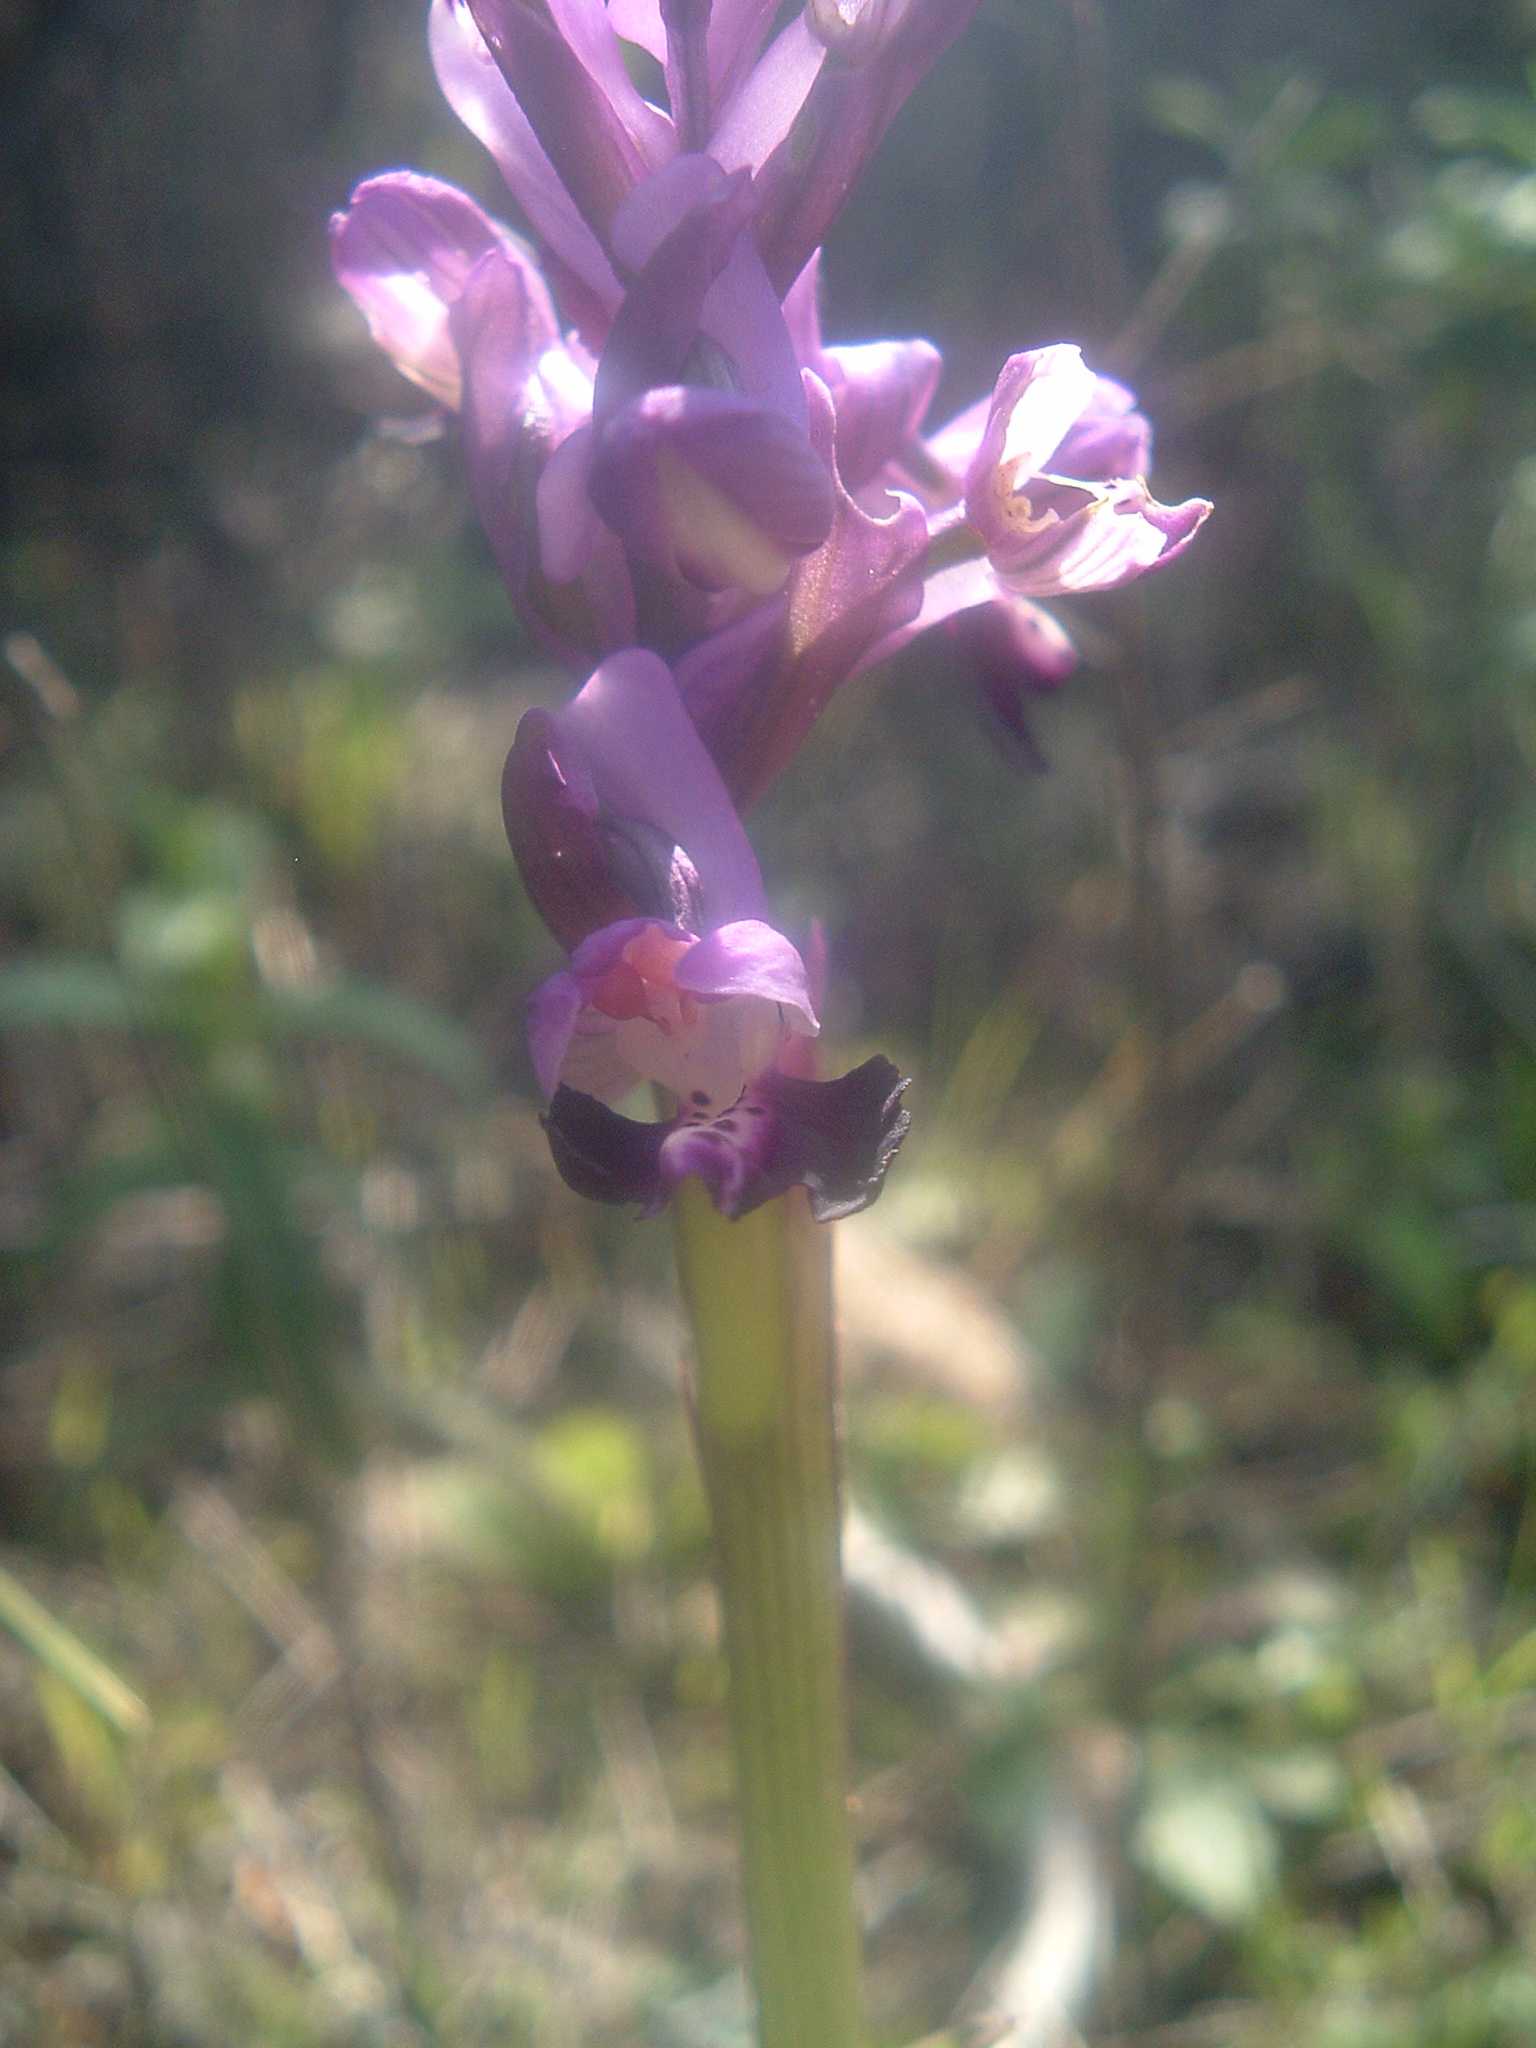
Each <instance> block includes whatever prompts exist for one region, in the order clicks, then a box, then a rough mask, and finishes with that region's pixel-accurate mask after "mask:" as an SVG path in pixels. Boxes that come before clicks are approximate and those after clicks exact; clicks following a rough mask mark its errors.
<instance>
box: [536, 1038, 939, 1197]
mask: <svg viewBox="0 0 1536 2048" xmlns="http://www.w3.org/2000/svg"><path fill="white" fill-rule="evenodd" d="M907 1085H908V1084H907V1082H906V1080H905V1079H903V1077H902V1076H901V1075H900V1074H899V1073H898V1071H897V1069H896V1067H895V1066H894V1065H893V1064H892V1062H891V1061H890V1060H888V1059H886V1058H885V1057H884V1055H883V1054H880V1053H876V1054H875V1056H874V1057H873V1058H872V1059H867V1060H866V1061H865V1062H864V1063H863V1065H862V1066H859V1067H855V1068H854V1069H853V1070H852V1071H851V1072H850V1073H847V1074H844V1075H842V1076H841V1078H840V1079H838V1080H836V1081H808V1080H802V1079H801V1078H799V1077H798V1076H796V1075H793V1074H786V1073H782V1072H780V1071H779V1070H778V1069H776V1068H770V1069H769V1070H768V1071H767V1072H766V1073H763V1074H760V1075H759V1076H758V1077H757V1079H756V1080H754V1081H751V1082H749V1083H748V1084H747V1086H746V1087H745V1088H744V1089H743V1090H742V1092H741V1094H740V1095H739V1096H738V1097H737V1099H736V1101H735V1102H734V1103H732V1104H731V1106H730V1108H729V1109H727V1110H725V1111H723V1112H721V1113H720V1114H718V1115H706V1114H704V1113H703V1112H701V1111H700V1110H699V1109H698V1108H696V1107H690V1106H689V1105H684V1107H683V1109H682V1110H681V1111H680V1112H679V1114H678V1115H677V1116H675V1117H673V1118H671V1119H669V1120H668V1121H666V1122H662V1123H641V1122H638V1121H636V1120H635V1119H634V1118H632V1117H627V1116H621V1115H620V1114H619V1112H618V1111H617V1110H614V1109H610V1108H609V1107H608V1105H607V1104H606V1103H603V1102H599V1101H598V1100H597V1098H596V1097H595V1096H592V1095H583V1094H581V1093H579V1092H578V1091H577V1090H576V1089H574V1088H567V1087H561V1088H558V1089H556V1091H555V1094H554V1097H553V1099H552V1101H551V1103H550V1106H549V1113H548V1115H547V1116H546V1117H545V1119H544V1129H545V1131H546V1133H547V1134H548V1137H549V1145H550V1151H551V1152H552V1154H553V1155H554V1161H555V1165H556V1167H557V1168H558V1170H559V1173H560V1177H561V1178H562V1180H564V1182H565V1183H566V1185H567V1187H570V1188H572V1189H574V1191H575V1192H576V1193H577V1194H579V1195H584V1196H586V1197H587V1198H588V1199H589V1200H592V1201H597V1202H612V1203H623V1204H630V1203H633V1204H635V1205H636V1206H637V1207H638V1208H639V1210H640V1211H641V1213H642V1214H643V1215H647V1216H654V1215H656V1214H658V1213H659V1212H660V1211H661V1210H662V1209H664V1208H665V1207H666V1205H667V1203H668V1202H669V1201H670V1199H671V1197H672V1195H673V1194H674V1193H675V1192H676V1190H677V1187H678V1185H679V1184H680V1182H682V1181H683V1180H684V1179H686V1178H687V1176H688V1175H689V1174H691V1173H696V1174H697V1175H698V1176H699V1178H700V1179H701V1180H702V1181H703V1182H704V1184H705V1186H706V1187H707V1188H708V1190H709V1193H710V1196H711V1198H712V1199H713V1201H714V1203H715V1206H716V1207H717V1208H718V1209H719V1210H720V1212H721V1214H722V1215H724V1216H726V1217H728V1218H730V1219H731V1220H732V1221H734V1220H736V1219H737V1218H739V1217H742V1216H746V1215H749V1214H750V1213H751V1211H752V1210H754V1209H756V1208H760V1207H761V1205H762V1204H763V1203H764V1202H769V1201H772V1200H774V1198H775V1197H776V1196H779V1195H782V1194H785V1193H787V1192H788V1190H789V1189H790V1188H792V1187H803V1188H804V1189H805V1190H806V1193H807V1195H808V1197H809V1199H810V1207H811V1214H812V1215H813V1216H814V1217H815V1219H816V1220H817V1222H818V1223H830V1222H835V1221H836V1220H837V1219H838V1218H839V1217H842V1216H852V1215H855V1214H856V1213H857V1212H858V1211H859V1210H860V1209H867V1208H868V1207H869V1205H870V1204H871V1203H872V1202H873V1201H874V1200H875V1199H876V1198H877V1196H878V1195H879V1193H880V1190H881V1188H882V1187H883V1186H884V1183H885V1175H886V1171H887V1169H888V1168H889V1166H890V1164H891V1161H892V1160H893V1159H894V1158H895V1156H896V1154H897V1152H898V1151H899V1150H900V1147H901V1143H902V1140H903V1139H904V1138H905V1137H906V1135H907V1131H908V1129H909V1128H910V1125H911V1121H912V1118H911V1113H910V1112H909V1111H908V1110H907V1109H906V1108H905V1106H904V1105H903V1102H902V1097H903V1095H904V1094H905V1092H906V1089H907Z"/></svg>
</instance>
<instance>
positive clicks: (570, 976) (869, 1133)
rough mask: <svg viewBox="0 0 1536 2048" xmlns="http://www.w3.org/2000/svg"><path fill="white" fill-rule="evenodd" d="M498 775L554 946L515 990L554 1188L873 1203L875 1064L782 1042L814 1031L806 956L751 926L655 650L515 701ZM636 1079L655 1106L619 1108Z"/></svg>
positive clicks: (747, 896)
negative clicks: (549, 698) (650, 1110)
mask: <svg viewBox="0 0 1536 2048" xmlns="http://www.w3.org/2000/svg"><path fill="white" fill-rule="evenodd" d="M505 788H506V810H507V827H508V833H509V836H510V838H511V840H512V845H513V850H514V852H515V853H516V855H517V857H518V862H519V865H520V867H521V868H522V869H523V873H524V878H525V880H526V881H527V883H528V885H529V888H530V891H531V893H532V894H533V896H534V899H535V901H536V902H537V903H538V904H539V906H540V908H541V909H543V910H545V911H546V913H552V915H551V923H552V925H553V926H554V928H555V929H556V930H557V933H558V935H559V936H561V937H562V939H563V940H564V941H565V943H566V944H567V945H568V946H569V947H570V958H569V960H568V962H567V964H566V966H565V967H564V968H563V969H561V970H560V971H559V972H558V973H556V974H553V975H551V976H550V977H549V979H548V980H547V981H545V982H544V983H543V984H542V985H541V986H540V987H539V988H538V989H537V990H535V992H534V994H533V996H532V998H531V999H530V1003H529V1047H530V1051H531V1053H532V1057H533V1064H534V1070H535V1073H536V1075H537V1077H538V1080H539V1084H540V1087H541V1088H542V1090H543V1091H544V1093H545V1094H546V1095H547V1096H548V1097H549V1099H550V1110H549V1115H548V1119H547V1128H548V1130H549V1133H550V1143H551V1147H552V1150H553V1154H554V1157H555V1161H556V1164H557V1166H559V1168H560V1170H561V1172H562V1173H563V1174H564V1175H565V1177H566V1179H567V1180H568V1181H569V1182H570V1183H571V1185H572V1186H573V1187H576V1188H577V1189H578V1190H579V1191H580V1192H582V1193H586V1194H592V1195H595V1196H597V1197H598V1198H599V1199H603V1200H610V1201H624V1202H635V1203H637V1204H638V1205H639V1206H640V1207H641V1208H642V1209H643V1210H645V1211H647V1212H651V1211H654V1210H655V1209H657V1208H659V1207H661V1206H663V1205H664V1203H665V1202H666V1200H667V1198H668V1196H669V1195H670V1193H671V1191H672V1190H673V1189H674V1188H675V1187H676V1185H677V1183H678V1181H679V1180H680V1179H682V1178H683V1177H685V1176H686V1175H687V1174H689V1173H698V1174H700V1175H701V1176H702V1177H703V1179H704V1180H705V1182H706V1184H707V1185H708V1186H709V1187H710V1190H711V1192H712V1194H713V1196H714V1198H715V1200H716V1202H717V1203H718V1205H719V1206H720V1208H721V1209H722V1211H723V1212H724V1213H725V1214H727V1215H731V1216H735V1215H742V1214H745V1213H746V1212H747V1210H748V1209H751V1208H755V1207H756V1206H757V1205H758V1203H759V1202H763V1201H767V1200H769V1199H770V1198H771V1197H772V1196H773V1195H775V1194H779V1193H782V1192H783V1191H784V1189H785V1188H786V1187H788V1186H791V1185H794V1184H796V1183H797V1182H798V1183H803V1184H804V1185H806V1186H807V1187H808V1188H809V1189H810V1190H811V1195H812V1204H813V1207H815V1206H816V1205H817V1204H818V1203H819V1204H821V1205H822V1207H823V1209H824V1210H825V1212H826V1213H828V1214H831V1213H843V1212H844V1210H846V1208H848V1207H850V1206H857V1207H862V1206H863V1205H864V1203H865V1202H867V1201H872V1200H873V1199H874V1196H875V1194H876V1193H878V1191H879V1186H880V1182H881V1179H882V1177H883V1174H884V1171H885V1167H886V1165H887V1164H888V1163H889V1160H890V1158H891V1157H892V1156H893V1155H894V1153H895V1150H896V1147H897V1145H898V1144H899V1143H900V1139H901V1136H902V1134H903V1133H904V1131H905V1129H906V1123H905V1111H904V1110H902V1109H901V1107H900V1100H899V1098H900V1094H901V1085H902V1084H900V1083H899V1078H898V1077H897V1076H896V1075H895V1071H894V1069H890V1071H889V1074H887V1072H886V1069H887V1068H888V1067H889V1063H888V1062H875V1063H867V1065H870V1070H871V1073H877V1074H878V1075H879V1076H880V1077H881V1085H879V1086H876V1085H875V1083H874V1081H872V1080H871V1079H870V1078H869V1077H868V1076H867V1075H866V1078H865V1079H864V1080H862V1081H857V1080H855V1079H854V1077H852V1076H844V1077H843V1079H842V1080H841V1081H836V1082H819V1081H815V1080H813V1079H811V1078H809V1077H808V1076H807V1075H806V1074H805V1073H804V1071H803V1067H804V1060H803V1057H802V1055H801V1053H800V1052H799V1051H798V1050H797V1047H799V1046H802V1045H803V1044H804V1042H805V1041H807V1040H808V1039H811V1038H813V1037H814V1036H815V1035H816V1033H817V1032H818V1030H819V1028H820V1026H819V1023H818V1020H817V1016H816V1010H815V1006H814V1003H813V1000H812V994H811V987H810V977H809V975H808V972H807V969H806V964H805V961H804V960H803V959H802V957H801V955H800V952H799V951H798V949H797V948H796V947H795V946H794V945H793V944H792V943H791V942H790V940H789V939H787V938H786V937H785V936H784V935H783V933H782V932H779V931H776V930H775V929H774V927H773V926H772V925H771V924H770V923H769V922H768V920H767V917H766V914H765V905H764V901H763V891H762V880H761V877H760V875H759V873H758V870H757V864H756V862H755V860H754V859H753V856H752V852H751V848H750V847H749V846H748V844H747V840H746V836H745V834H744V832H743V831H742V828H741V824H740V821H739V819H738V818H737V816H736V813H735V811H734V809H733V808H732V806H731V803H730V800H729V798H728V796H727V794H726V791H725V787H724V785H723V784H722V782H721V781H720V778H719V775H718V773H717V772H716V770H715V768H714V766H713V764H712V763H711V762H710V760H709V757H708V755H707V753H706V752H705V750H704V747H703V743H702V741H701V740H700V739H699V736H698V733H697V731H696V730H695V728H694V726H693V723H692V721H691V720H690V718H689V716H688V713H687V712H686V710H685V709H684V707H683V704H682V700H681V699H680V697H679V696H678V694H677V690H676V687H675V685H674V683H673V680H672V677H671V674H670V672H669V671H668V669H667V667H666V665H665V663H663V662H662V661H661V660H660V659H659V658H658V657H657V656H656V655H654V654H651V653H649V652H647V651H645V650H643V649H638V648H637V649H630V650H628V651H626V652H624V653H622V654H619V655H616V656H614V657H612V658H611V659H610V660H609V661H607V662H605V663H604V664H603V665H602V667H601V668H599V669H598V671H597V672H596V673H595V674H594V675H593V676H592V678H591V679H590V680H589V681H588V683H587V685H586V687H585V688H584V689H583V690H582V691H580V692H579V693H578V695H577V697H576V698H575V699H574V700H573V702H572V703H571V704H570V705H568V706H567V707H566V708H565V709H564V710H563V711H556V712H536V713H530V714H529V716H528V718H527V719H525V721H524V726H523V728H521V729H520V731H519V735H518V739H517V741H516V742H515V743H514V746H513V750H512V755H511V757H510V760H509V764H508V774H507V781H506V785H505ZM646 899H649V900H648V901H647V900H646ZM616 906H617V907H621V908H624V909H628V910H629V912H630V914H628V915H619V916H617V917H615V916H613V915H612V913H613V910H614V909H615V907H616ZM598 920H601V921H598ZM859 1071H860V1072H861V1073H863V1072H864V1070H863V1069H861V1070H859ZM644 1083H650V1084H652V1085H653V1086H654V1087H657V1088H660V1089H662V1090H664V1091H665V1092H666V1094H667V1095H668V1097H670V1099H671V1100H672V1101H674V1102H675V1103H676V1105H677V1108H676V1112H675V1114H674V1115H672V1116H671V1117H669V1118H664V1119H662V1120H661V1121H660V1122H658V1123H656V1124H654V1125H646V1124H636V1123H634V1122H633V1120H631V1119H629V1118H626V1117H624V1116H623V1115H621V1114H620V1113H619V1111H618V1110H617V1108H616V1107H615V1105H616V1104H618V1103H620V1102H622V1101H623V1100H624V1098H625V1097H626V1096H627V1095H629V1094H630V1093H631V1092H633V1090H634V1089H635V1088H637V1087H639V1086H641V1085H642V1084H644Z"/></svg>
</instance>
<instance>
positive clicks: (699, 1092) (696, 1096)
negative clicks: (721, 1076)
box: [688, 1088, 709, 1109]
mask: <svg viewBox="0 0 1536 2048" xmlns="http://www.w3.org/2000/svg"><path fill="white" fill-rule="evenodd" d="M688 1100H689V1101H690V1102H696V1103H697V1104H698V1105H699V1107H700V1109H703V1108H704V1107H705V1105H706V1104H707V1103H708V1101H709V1097H708V1096H707V1095H706V1094H705V1092H704V1090H703V1089H702V1088H695V1089H694V1091H693V1093H692V1094H691V1095H690V1096H689V1098H688Z"/></svg>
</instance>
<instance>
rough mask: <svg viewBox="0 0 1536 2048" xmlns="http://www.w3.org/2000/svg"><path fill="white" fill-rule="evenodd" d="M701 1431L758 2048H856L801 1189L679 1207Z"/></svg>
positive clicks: (840, 1748) (825, 1339) (823, 1355)
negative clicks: (733, 1216) (727, 1213)
mask: <svg viewBox="0 0 1536 2048" xmlns="http://www.w3.org/2000/svg"><path fill="white" fill-rule="evenodd" d="M676 1218H677V1263H678V1273H679V1277H680V1279H681V1282H682V1290H683V1297H684V1300H685V1302H686V1303H687V1307H688V1312H689V1315H690V1317H691V1318H692V1322H693V1333H694V1346H695V1352H694V1383H693V1396H694V1424H695V1428H696V1431H697V1435H698V1444H699V1457H700V1462H701V1464H702V1466H703V1470H704V1483H705V1487H706V1489H707V1491H708V1494H709V1503H710V1513H711V1517H712V1520H713V1525H714V1537H715V1552H716V1559H717V1569H718V1572H719V1578H720V1588H721V1596H722V1601H723V1607H724V1619H725V1645H726V1655H727V1658H728V1660H729V1666H730V1708H731V1732H732V1738H733V1741H734V1745H735V1752H736V1773H737V1801H738V1806H739V1810H740V1815H741V1833H742V1875H743V1888H744V1892H745V1897H746V1910H747V1926H748V1931H749V1934H750V1937H751V1946H752V1977H753V1982H754V1985H755V1988H756V1991H757V2006H758V2040H759V2043H760V2048H859V2044H860V2043H861V2042H862V2040H863V2026H862V2017H861V2002H860V1996H859V1940H858V1932H857V1927H856V1924H855V1919H854V1903H853V1848H852V1843H851V1840H850V1836H849V1829H848V1812H847V1792H846V1785H847V1755H848V1749H847V1744H848V1737H847V1713H846V1706H845V1699H844V1656H843V1613H842V1580H841V1573H840V1569H839V1557H838V1548H839V1502H838V1469H837V1444H836V1420H835V1385H834V1358H833V1337H832V1272H831V1249H832V1247H831V1231H830V1229H828V1228H827V1227H826V1226H824V1225H817V1224H815V1223H813V1222H812V1221H811V1217H810V1212H809V1210H808V1209H807V1207H806V1204H805V1200H804V1197H803V1195H802V1194H801V1193H800V1191H799V1190H798V1189H797V1190H795V1192H793V1193H792V1194H790V1195H788V1196H786V1197H785V1198H784V1199H783V1200H781V1201H777V1202H770V1203H767V1204H765V1206H764V1207H763V1208H761V1209H757V1210H754V1212H753V1213H752V1214H751V1215H750V1216H747V1217H744V1218H743V1219H742V1220H741V1221H740V1222H739V1223H727V1222H726V1221H725V1219H724V1218H723V1217H721V1216H720V1215H719V1214H718V1213H717V1212H716V1210H715V1209H714V1208H713V1207H712V1205H711V1203H710V1201H709V1198H708V1196H707V1195H706V1194H705V1192H704V1190H703V1188H702V1187H701V1185H700V1184H699V1183H698V1182H697V1181H692V1180H691V1181H688V1182H686V1183H685V1184H684V1187H683V1188H682V1190H681V1191H680V1194H679V1197H678V1200H677V1202H676Z"/></svg>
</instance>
